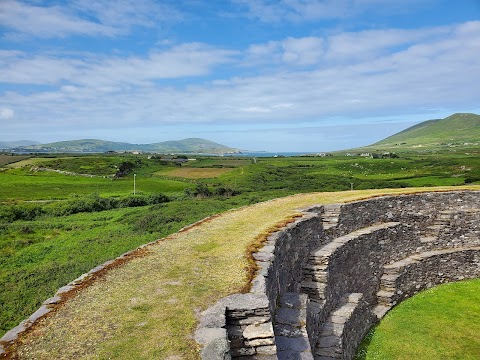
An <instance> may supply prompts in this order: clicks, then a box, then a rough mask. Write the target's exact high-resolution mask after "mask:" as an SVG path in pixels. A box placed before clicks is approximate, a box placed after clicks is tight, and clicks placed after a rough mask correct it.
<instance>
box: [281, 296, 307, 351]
mask: <svg viewBox="0 0 480 360" xmlns="http://www.w3.org/2000/svg"><path fill="white" fill-rule="evenodd" d="M307 302H308V297H307V295H306V294H298V293H286V294H284V295H283V296H281V297H280V300H279V306H278V307H277V311H276V314H275V322H274V333H275V343H276V345H277V357H278V359H279V360H313V355H312V351H311V349H310V341H309V340H308V334H307V329H306V322H307Z"/></svg>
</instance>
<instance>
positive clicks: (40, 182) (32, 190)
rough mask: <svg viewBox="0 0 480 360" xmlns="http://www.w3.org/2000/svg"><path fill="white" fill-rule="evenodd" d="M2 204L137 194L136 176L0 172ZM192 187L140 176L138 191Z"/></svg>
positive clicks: (178, 190)
mask: <svg viewBox="0 0 480 360" xmlns="http://www.w3.org/2000/svg"><path fill="white" fill-rule="evenodd" d="M0 183H1V184H2V186H1V187H0V201H12V200H51V199H65V198H67V197H69V196H70V195H72V194H91V193H98V194H99V195H101V196H125V195H129V194H131V193H132V192H133V176H132V175H130V176H129V177H128V178H126V179H118V180H113V179H108V178H103V177H94V178H90V177H83V176H69V175H63V174H58V173H53V172H44V171H41V172H30V171H29V170H27V169H12V170H8V171H3V172H0ZM188 187H192V185H191V184H189V183H186V182H183V181H175V180H166V179H160V178H155V177H151V176H146V177H143V176H142V175H141V174H139V175H137V176H136V190H137V191H139V192H144V193H156V192H161V193H164V194H179V193H183V191H184V189H186V188H188Z"/></svg>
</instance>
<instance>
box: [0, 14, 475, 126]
mask: <svg viewBox="0 0 480 360" xmlns="http://www.w3.org/2000/svg"><path fill="white" fill-rule="evenodd" d="M336 36H338V37H337V38H334V37H326V38H298V39H294V38H287V39H284V40H281V41H278V42H269V43H266V44H264V45H262V44H259V45H255V46H251V47H250V48H248V49H247V50H246V51H245V54H244V55H245V57H244V59H248V58H249V56H253V55H252V54H254V55H257V56H258V57H261V56H263V59H264V61H265V63H266V65H268V66H266V67H267V68H268V69H269V71H268V72H267V71H265V72H263V73H262V74H261V75H256V74H257V73H258V72H259V70H258V69H257V68H255V69H252V70H250V68H242V69H244V70H245V74H244V75H243V76H236V77H234V76H233V75H232V74H231V73H228V74H227V75H225V74H223V73H220V74H222V76H223V77H221V78H219V77H220V75H217V78H218V79H217V80H216V81H212V82H210V83H208V82H206V81H205V80H204V81H203V82H202V83H194V82H190V79H187V77H190V76H197V75H201V74H205V73H208V72H209V71H212V69H213V68H214V67H215V66H218V65H224V64H231V65H236V64H237V63H232V61H234V60H235V59H240V58H241V57H240V56H237V54H236V53H232V52H230V51H228V50H224V49H218V48H211V47H209V46H207V45H205V44H184V45H178V46H175V47H172V48H170V49H166V50H164V51H156V52H152V53H151V54H150V55H149V56H147V57H144V58H140V57H127V58H120V57H116V58H96V59H93V60H92V59H87V60H84V61H80V60H78V59H77V60H75V59H65V60H63V61H64V62H65V63H64V64H63V66H62V59H58V58H49V57H46V56H44V57H34V58H32V59H27V60H30V63H28V64H25V63H23V62H24V61H26V60H25V59H23V58H22V56H25V55H22V54H10V53H8V54H6V55H5V56H9V57H10V59H11V58H12V56H13V57H14V58H15V59H17V61H16V62H15V61H14V62H13V64H12V65H11V66H10V67H7V69H8V71H5V67H2V68H0V74H2V76H3V77H4V78H5V77H8V78H11V79H13V80H15V79H17V80H15V81H19V82H21V81H26V80H25V79H22V78H20V80H18V78H19V77H20V75H18V74H17V75H12V74H11V72H15V73H17V72H18V71H20V70H22V71H25V72H27V73H28V69H29V68H37V65H41V66H39V68H40V69H42V71H36V70H30V73H28V74H29V75H28V76H30V79H28V81H30V82H31V83H39V84H40V83H42V81H43V82H46V84H52V82H51V81H50V82H48V81H49V80H48V79H49V76H45V77H42V74H41V73H42V72H48V73H51V74H50V75H51V77H54V78H55V76H57V77H56V78H55V79H56V80H55V82H54V83H53V84H54V85H55V86H56V87H58V88H59V90H51V91H48V92H40V91H39V92H36V93H33V94H21V93H19V92H13V91H10V92H7V93H4V94H3V95H0V102H1V103H2V104H5V107H8V108H12V109H15V111H16V112H15V118H16V119H19V121H15V122H11V123H12V124H8V127H9V129H13V128H14V127H20V126H25V125H24V124H26V123H27V121H28V126H29V128H30V129H32V130H33V131H35V130H37V129H38V130H40V129H44V130H46V129H54V130H55V131H60V130H62V129H67V128H70V127H72V126H73V125H74V126H75V127H76V128H78V129H79V130H81V129H89V128H92V127H95V128H96V129H97V128H98V127H99V124H101V126H103V127H104V128H105V129H108V128H114V129H121V128H129V129H130V128H141V127H145V128H152V127H155V126H166V125H178V124H192V123H197V124H218V123H232V122H235V123H238V124H242V123H246V122H248V123H259V122H262V123H274V122H275V123H279V122H284V123H292V124H295V123H298V122H305V123H308V122H316V123H317V122H318V123H321V122H322V121H323V119H328V118H329V117H332V116H344V117H360V116H363V115H366V114H368V116H379V117H380V116H386V115H391V114H392V113H396V114H405V113H413V112H416V113H419V112H423V111H425V112H427V111H430V110H429V109H432V108H435V109H438V108H440V109H445V108H449V109H452V108H453V109H454V108H456V109H469V108H470V109H472V108H475V107H478V94H477V93H478V92H477V88H476V84H478V83H479V82H480V62H479V61H478V54H479V53H480V22H469V23H464V24H460V25H458V26H451V27H445V28H432V29H424V30H418V31H406V30H385V31H376V32H359V33H345V34H338V35H336ZM338 38H341V39H342V42H341V44H340V43H339V42H338V41H337V40H335V39H338ZM334 40H335V41H334ZM377 40H378V41H377ZM357 43H361V44H362V49H368V50H362V49H357V48H356V47H355V46H356V44H357ZM339 44H340V45H341V46H340V45H339ZM350 46H351V47H352V48H355V49H357V50H356V51H354V52H352V53H350V54H349V55H348V52H345V50H343V49H348V48H349V47H350ZM300 49H304V50H302V51H301V50H300ZM385 49H387V50H388V51H386V50H385ZM340 50H342V51H340ZM289 51H290V52H293V53H294V52H295V51H297V52H298V53H299V54H300V55H299V56H300V57H299V58H297V59H293V58H292V60H290V59H285V58H284V57H283V55H284V54H285V53H288V52H289ZM362 51H364V52H362ZM357 52H361V55H358V54H357ZM305 54H310V55H309V56H306V57H304V58H302V57H301V56H305ZM355 54H357V55H355ZM0 55H1V54H0ZM260 55H261V56H260ZM38 59H40V60H41V61H40V62H39V63H38V64H37V63H35V61H36V60H38ZM48 60H51V61H52V62H51V63H50V64H49V65H48ZM285 60H289V61H290V63H288V62H287V63H286V62H285ZM293 60H295V61H296V62H297V63H296V64H297V65H295V66H292V64H294V63H295V61H293ZM337 60H342V61H337ZM0 61H1V60H0ZM238 61H239V62H240V60H238ZM17 62H18V63H19V64H20V65H21V66H20V65H19V64H17ZM302 64H303V65H302ZM27 65H28V66H27ZM4 66H5V65H4ZM5 74H10V75H5ZM56 74H57V75H56ZM58 74H60V75H58ZM173 76H176V77H183V78H184V79H183V80H185V82H182V83H181V85H180V86H175V84H174V83H171V82H169V83H168V84H169V85H168V86H166V85H162V81H156V80H161V79H168V78H169V77H173ZM13 80H12V81H13ZM4 81H5V80H4ZM28 81H27V82H28ZM34 81H36V82H34ZM3 130H4V129H2V131H3ZM5 131H6V129H5ZM85 131H86V130H85Z"/></svg>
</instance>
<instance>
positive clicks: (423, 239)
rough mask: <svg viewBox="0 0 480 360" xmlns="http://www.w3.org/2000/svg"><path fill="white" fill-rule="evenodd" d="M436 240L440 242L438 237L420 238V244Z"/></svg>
mask: <svg viewBox="0 0 480 360" xmlns="http://www.w3.org/2000/svg"><path fill="white" fill-rule="evenodd" d="M436 240H438V237H436V236H420V242H421V243H423V244H425V243H430V242H433V241H436Z"/></svg>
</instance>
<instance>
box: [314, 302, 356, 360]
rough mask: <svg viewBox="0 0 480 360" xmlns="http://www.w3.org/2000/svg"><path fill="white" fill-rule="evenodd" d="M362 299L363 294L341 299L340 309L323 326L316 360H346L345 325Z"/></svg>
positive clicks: (316, 349) (317, 346) (317, 345)
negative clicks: (344, 345) (344, 347)
mask: <svg viewBox="0 0 480 360" xmlns="http://www.w3.org/2000/svg"><path fill="white" fill-rule="evenodd" d="M361 298H362V294H360V293H351V294H346V295H345V296H343V297H342V298H341V299H340V301H339V304H338V307H337V308H336V309H335V310H334V311H332V312H331V313H330V315H329V317H328V318H327V320H326V321H325V323H324V324H323V327H322V330H321V332H320V336H319V338H318V341H317V344H316V347H315V360H322V359H343V358H344V357H343V346H342V345H343V344H342V343H343V335H344V328H345V324H346V323H347V321H348V320H349V319H350V316H351V315H352V314H353V312H354V310H355V308H356V307H357V305H358V303H359V301H360V300H361Z"/></svg>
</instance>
